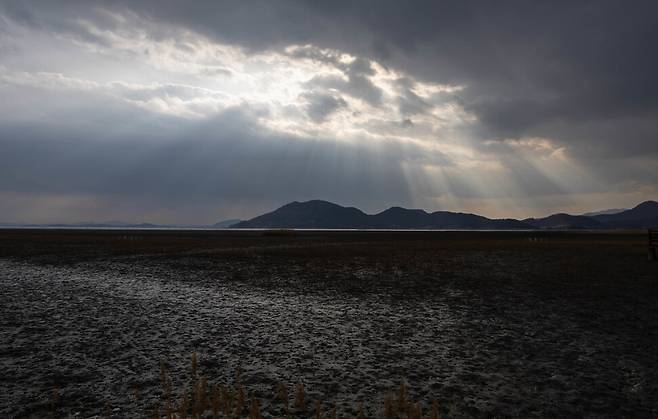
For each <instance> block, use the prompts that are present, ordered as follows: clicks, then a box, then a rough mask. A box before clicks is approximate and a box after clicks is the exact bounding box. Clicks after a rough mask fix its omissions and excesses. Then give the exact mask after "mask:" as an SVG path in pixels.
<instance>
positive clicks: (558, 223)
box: [523, 214, 606, 229]
mask: <svg viewBox="0 0 658 419" xmlns="http://www.w3.org/2000/svg"><path fill="white" fill-rule="evenodd" d="M523 222H524V223H527V224H530V225H532V226H533V227H536V228H545V229H598V228H605V227H606V226H605V225H604V224H603V223H601V222H599V221H597V220H596V219H594V218H592V217H586V216H584V215H569V214H553V215H550V216H548V217H545V218H528V219H525V220H523Z"/></svg>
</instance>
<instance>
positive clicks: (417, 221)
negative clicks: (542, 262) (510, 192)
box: [233, 200, 532, 230]
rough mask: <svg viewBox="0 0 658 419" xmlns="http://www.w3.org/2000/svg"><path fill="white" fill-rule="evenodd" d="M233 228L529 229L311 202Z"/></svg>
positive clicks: (505, 222)
mask: <svg viewBox="0 0 658 419" xmlns="http://www.w3.org/2000/svg"><path fill="white" fill-rule="evenodd" d="M233 228H310V229H312V228H328V229H428V230H435V229H530V228H532V226H530V225H528V224H526V223H523V222H521V221H518V220H512V219H501V220H495V219H490V218H486V217H482V216H480V215H475V214H465V213H457V212H448V211H436V212H433V213H428V212H426V211H424V210H420V209H406V208H401V207H392V208H389V209H387V210H385V211H382V212H380V213H378V214H374V215H369V214H366V213H364V212H363V211H361V210H360V209H358V208H353V207H343V206H340V205H337V204H334V203H331V202H327V201H321V200H313V201H307V202H297V201H295V202H291V203H289V204H286V205H284V206H282V207H281V208H278V209H276V210H274V211H272V212H269V213H267V214H263V215H261V216H258V217H255V218H252V219H251V220H247V221H243V222H241V223H238V224H236V225H234V226H233Z"/></svg>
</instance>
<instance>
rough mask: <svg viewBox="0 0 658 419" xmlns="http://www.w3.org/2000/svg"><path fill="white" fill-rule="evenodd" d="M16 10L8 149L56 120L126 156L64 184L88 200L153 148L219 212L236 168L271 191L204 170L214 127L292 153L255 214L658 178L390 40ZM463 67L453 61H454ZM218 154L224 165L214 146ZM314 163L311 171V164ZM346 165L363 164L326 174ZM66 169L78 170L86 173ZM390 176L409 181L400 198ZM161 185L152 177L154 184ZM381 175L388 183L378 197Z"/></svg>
mask: <svg viewBox="0 0 658 419" xmlns="http://www.w3.org/2000/svg"><path fill="white" fill-rule="evenodd" d="M17 9H18V10H19V12H15V11H14V9H12V8H5V9H4V11H5V13H3V9H2V8H0V35H1V36H0V58H2V60H1V61H0V94H2V95H3V97H6V98H11V99H10V100H8V101H5V102H4V103H2V104H0V112H1V113H2V116H0V129H1V130H2V133H1V134H2V135H3V138H0V140H2V141H3V144H5V148H6V150H3V151H6V152H5V155H6V157H5V158H6V159H7V161H8V162H9V163H11V161H12V160H13V161H19V160H20V158H21V157H22V156H23V154H21V153H24V154H29V153H34V152H35V150H36V149H39V148H40V147H45V145H44V144H45V142H44V140H39V141H37V140H36V138H41V137H39V135H42V136H43V135H44V134H37V133H44V132H45V133H48V135H49V136H52V137H53V138H56V140H52V142H53V143H54V142H55V141H60V142H62V143H69V142H73V143H72V144H73V145H71V147H72V148H73V149H74V150H73V151H70V154H71V155H77V154H78V153H81V151H80V150H84V151H85V152H89V153H91V155H92V156H93V157H94V158H99V159H100V157H98V156H100V153H109V155H116V156H120V158H119V157H117V162H113V163H112V164H110V163H108V167H107V168H106V169H105V171H104V172H103V173H94V174H93V175H88V176H89V181H88V182H87V183H88V184H89V185H91V186H89V185H85V188H86V189H85V190H84V191H80V190H66V191H63V193H64V192H65V195H63V196H76V195H75V194H76V193H78V194H79V195H77V196H78V198H71V200H72V201H71V202H78V201H80V202H83V201H84V202H90V201H94V200H96V201H97V202H101V201H103V200H106V199H109V198H108V197H109V196H120V193H121V191H120V187H118V186H116V185H113V184H110V183H111V181H110V180H108V179H115V178H117V179H123V178H129V177H130V176H136V175H135V173H142V169H141V168H140V164H141V165H146V164H147V163H148V164H149V165H152V166H153V170H156V171H157V170H160V171H162V172H164V173H166V175H164V176H163V182H165V183H166V182H169V183H171V185H175V187H176V188H178V189H177V192H176V193H177V194H181V200H185V199H186V198H190V197H189V196H186V195H185V193H188V192H189V191H196V190H199V191H204V193H210V192H209V191H215V192H216V196H214V197H212V198H211V199H210V198H209V200H208V203H207V206H206V207H205V210H206V211H207V212H208V214H209V215H207V217H211V216H212V217H215V216H216V215H210V214H211V213H213V212H214V211H219V212H220V213H221V207H222V205H225V204H220V201H222V200H224V201H226V200H228V199H229V197H230V199H231V200H233V201H237V200H238V199H237V198H236V197H237V196H238V195H239V193H238V192H235V190H234V186H233V185H229V184H228V182H229V179H232V181H233V182H235V183H236V184H241V185H242V184H244V185H246V186H243V189H242V190H241V191H242V192H243V194H244V196H247V197H250V198H248V199H254V198H253V197H254V196H257V195H258V194H259V192H258V191H257V190H256V189H258V187H259V185H256V183H257V182H256V180H254V182H246V181H244V179H241V181H240V182H236V181H235V179H234V178H235V177H236V176H237V175H234V176H233V175H232V174H231V173H232V172H230V171H229V170H228V169H226V170H224V171H222V172H221V176H219V175H217V177H215V178H212V179H198V176H200V173H202V172H203V171H202V170H201V169H202V166H201V164H200V163H199V160H203V159H202V158H201V157H199V155H203V157H204V158H205V157H206V156H205V154H209V153H211V151H210V150H211V148H212V146H213V143H212V142H213V141H215V143H216V144H214V145H216V147H217V148H216V149H215V148H212V152H213V153H217V155H216V156H215V157H216V164H217V165H224V166H226V167H230V166H231V164H234V161H232V160H231V159H235V158H236V157H235V156H240V159H241V160H240V162H241V164H242V165H243V166H245V170H244V172H242V171H241V172H240V173H241V175H240V176H242V178H244V177H247V176H249V173H258V169H259V168H261V167H263V166H264V165H265V164H264V163H263V162H268V164H271V165H272V166H276V173H277V174H278V175H279V177H276V176H275V177H273V178H272V179H260V180H259V182H260V188H267V187H268V186H267V185H266V184H267V183H268V182H274V183H276V182H279V183H278V184H277V185H276V186H273V185H270V189H272V190H277V191H280V201H276V202H274V201H273V198H271V197H270V198H268V199H270V200H269V201H267V203H265V201H263V202H260V203H258V204H254V203H253V202H252V203H251V204H248V203H245V204H244V207H241V208H242V209H240V208H238V209H236V210H235V212H230V213H229V212H226V213H225V215H226V216H227V217H228V216H238V215H239V216H244V215H245V214H244V213H243V212H244V211H245V208H248V209H247V210H246V211H247V212H249V214H246V215H255V213H257V211H260V210H264V209H269V208H271V207H272V206H274V205H277V204H281V203H285V200H289V199H310V198H326V199H334V200H336V201H339V202H341V203H344V204H351V205H359V206H361V207H363V208H364V209H366V210H371V211H376V210H381V209H383V207H382V206H386V205H387V204H389V205H390V204H399V205H407V206H417V207H424V208H426V209H428V210H433V209H450V210H467V211H474V212H479V213H482V214H484V215H489V216H500V215H508V216H523V215H530V214H534V213H535V210H536V208H540V207H542V206H544V207H551V208H556V207H564V208H568V207H570V206H575V205H576V203H575V202H576V200H575V198H574V196H594V195H597V194H599V195H600V196H603V195H602V194H604V192H605V191H606V190H610V189H611V187H610V184H613V185H614V187H613V189H614V191H612V192H610V193H614V194H616V195H615V196H617V197H618V201H621V200H622V197H623V196H626V195H625V194H626V192H625V190H626V189H627V187H628V185H633V186H632V188H633V189H634V191H636V192H634V193H637V194H645V195H650V194H651V193H652V192H651V191H654V190H655V187H654V186H652V185H651V181H650V179H649V180H648V181H646V182H642V181H641V179H642V178H643V177H644V178H646V177H647V174H646V173H647V171H646V170H643V169H642V168H633V169H632V170H627V169H621V168H620V169H618V170H617V171H616V172H615V171H611V172H610V173H612V174H610V175H609V179H608V178H605V177H602V176H601V175H602V171H601V170H599V168H598V166H597V165H598V161H599V160H595V159H591V160H587V158H583V156H586V157H587V148H586V147H587V144H588V142H587V141H592V140H591V139H589V138H587V139H586V140H583V142H582V144H585V146H582V145H580V144H581V143H579V142H578V141H580V138H579V135H580V134H579V133H578V132H577V131H574V132H575V133H571V132H569V135H571V136H572V137H576V139H575V140H573V141H572V143H570V142H568V141H565V140H564V139H563V138H561V136H562V135H563V132H562V131H561V130H563V127H562V126H560V125H559V124H557V125H556V124H554V125H550V126H547V127H548V128H546V126H544V125H541V124H539V123H538V127H539V128H538V129H537V130H535V131H536V132H535V131H533V130H531V129H529V128H527V126H526V125H523V124H519V123H517V121H515V120H508V119H506V118H510V113H509V111H510V110H512V111H514V112H515V114H519V115H521V116H523V117H527V118H529V119H530V120H532V118H535V117H538V116H537V115H539V114H540V113H541V112H549V114H550V112H555V111H554V110H551V109H548V108H544V107H541V106H539V105H537V103H536V102H533V101H528V102H527V103H525V102H521V103H522V105H521V106H520V105H519V103H518V102H515V101H514V97H513V96H514V95H515V94H517V93H518V92H514V91H510V90H505V89H503V90H504V94H505V96H504V99H505V100H502V101H500V100H499V101H496V100H494V99H496V95H497V94H498V92H497V91H496V89H497V87H496V88H494V89H490V90H488V91H486V92H484V93H483V92H481V91H477V90H475V89H478V88H481V86H479V87H478V86H477V85H473V84H472V83H471V82H469V79H468V78H464V80H465V81H454V80H459V78H457V77H454V76H453V77H446V78H443V79H442V78H441V77H438V76H437V77H436V78H432V77H428V76H427V72H423V71H413V68H410V67H409V66H408V65H405V61H404V60H396V59H390V60H388V61H390V62H386V61H387V60H386V59H385V57H386V54H383V55H382V56H380V57H377V56H376V55H374V54H367V53H359V51H358V49H357V48H354V49H351V50H349V51H348V48H347V47H346V46H345V45H343V47H345V48H341V47H340V43H336V46H335V47H328V46H327V45H330V44H331V42H320V41H322V40H321V39H315V38H313V37H310V38H309V39H308V40H305V41H302V42H294V41H291V40H287V39H286V40H285V41H282V40H279V41H277V42H274V41H273V42H271V43H270V44H269V45H266V44H254V45H250V44H248V43H245V44H240V43H239V42H231V40H230V39H223V38H221V37H218V36H213V34H212V31H203V30H199V28H198V27H194V26H193V25H186V24H184V23H180V22H179V23H176V22H175V21H173V20H172V21H168V20H160V19H158V18H157V14H148V13H143V12H140V11H139V10H138V8H137V9H135V10H133V9H131V8H130V7H111V6H106V5H103V6H102V7H99V6H98V5H94V4H92V5H90V6H89V7H80V8H67V9H66V10H65V11H60V10H58V9H57V8H54V9H53V8H50V7H45V6H44V7H42V8H41V9H37V8H35V9H33V10H31V13H23V12H20V7H19V6H17ZM69 9H70V10H69ZM302 38H303V37H302ZM315 41H318V42H315ZM382 57H384V58H382ZM397 58H400V57H397ZM450 71H451V69H450V68H448V67H446V68H445V69H444V68H443V67H441V66H438V65H437V69H436V72H437V73H441V74H443V72H446V74H448V73H449V72H450ZM437 80H453V81H451V82H439V81H437ZM471 80H472V79H471ZM476 81H477V80H476ZM533 93H534V92H533ZM507 95H509V98H508V96H507ZM508 99H509V100H508ZM538 106H539V107H538ZM542 106H544V105H542ZM501 112H507V113H505V114H500V115H499V113H501ZM555 118H556V119H557V120H558V121H561V119H559V118H557V117H555ZM647 131H648V132H651V129H650V128H648V129H647ZM17 132H18V133H26V132H30V133H32V132H34V134H30V135H34V138H30V141H28V140H18V139H16V140H13V139H12V138H19V137H20V135H19V136H17V135H16V134H15V133H17ZM603 134H604V135H605V134H606V133H605V132H604V133H603ZM21 135H22V134H21ZM25 135H27V134H25ZM582 136H583V137H585V135H582ZM145 139H148V140H145ZM110 140H111V141H114V144H122V147H123V149H121V150H119V149H116V150H114V149H112V151H111V153H110V152H108V151H107V150H104V149H103V147H110V145H108V144H106V143H102V141H110ZM12 141H13V142H12ZM140 141H147V142H148V147H146V148H143V147H142V144H141V143H140ZM274 142H277V146H278V147H280V148H277V147H275V146H273V144H274ZM101 143H102V146H101V145H99V144H101ZM158 144H161V147H162V149H161V150H160V151H162V150H166V147H174V146H175V145H177V146H178V147H181V148H186V151H187V152H189V153H190V154H191V155H193V156H194V158H192V157H190V158H189V161H178V162H177V163H176V164H175V165H173V164H171V163H167V162H164V163H163V162H160V163H154V162H150V161H149V156H151V155H157V153H158V152H157V151H156V149H157V146H158ZM573 144H576V145H578V148H575V147H574V146H573ZM271 145H272V147H270V146H271ZM48 146H50V145H48ZM29 147H33V148H34V150H31V151H30V149H29ZM110 148H111V147H110ZM101 150H102V151H101ZM132 150H140V151H139V153H143V154H138V153H136V152H134V151H132ZM284 150H287V151H284ZM59 151H61V150H58V151H57V152H59ZM57 152H54V153H55V154H57ZM167 153H169V151H167ZM172 154H174V155H175V153H173V152H172ZM181 155H184V154H180V153H179V155H177V156H181ZM286 156H287V157H286ZM87 158H89V157H87ZM292 158H294V159H303V160H305V161H303V162H298V161H291V160H289V159H292ZM604 158H605V156H603V157H599V159H600V161H607V160H605V159H604ZM61 159H62V161H66V162H67V165H68V166H66V170H59V171H58V170H55V169H53V173H52V176H57V173H69V170H68V169H69V168H71V169H70V172H71V173H70V176H82V173H77V172H75V170H77V169H75V168H81V167H85V164H84V162H82V161H80V160H72V161H69V159H67V158H66V155H65V153H64V152H62V157H61ZM276 159H283V160H282V161H280V162H279V161H277V160H276ZM636 160H637V158H636V157H633V158H631V157H629V159H628V162H624V167H626V168H628V167H633V166H634V165H633V163H632V162H633V161H636ZM645 160H646V161H645V164H644V166H643V167H645V168H650V167H653V166H655V161H654V160H653V159H651V158H649V157H647V158H645ZM55 161H58V160H56V159H55ZM126 161H127V162H130V165H131V166H130V168H131V170H133V172H127V173H132V174H131V175H130V176H129V175H128V174H125V175H124V176H123V177H122V176H119V175H116V174H115V173H114V172H115V171H116V172H118V173H120V171H121V170H127V169H126V168H125V167H124V166H125V165H126V164H127V163H125V162H126ZM9 163H8V164H7V165H6V168H5V169H4V170H5V175H6V177H8V178H10V179H15V184H13V185H10V184H7V185H5V192H6V193H9V192H11V193H12V194H22V195H21V196H22V197H23V198H22V199H27V198H26V197H27V196H29V195H30V194H36V193H38V190H37V189H38V187H37V186H35V185H41V184H42V183H40V182H39V181H36V180H35V181H32V180H30V181H29V182H28V181H26V180H25V179H32V177H33V176H27V175H26V174H23V175H17V173H18V172H19V171H20V169H10V168H7V167H10V166H11V165H10V164H9ZM203 164H206V165H208V167H209V168H208V169H206V171H207V172H210V173H214V172H213V170H214V169H213V168H212V164H213V163H212V162H211V160H210V159H208V161H205V160H204V161H203ZM163 165H164V166H165V167H163ZM194 165H196V166H194ZM300 168H303V174H299V173H294V170H302V169H300ZM12 170H13V171H12ZM341 170H342V171H345V173H350V174H351V175H353V176H354V178H353V179H348V177H347V176H346V177H339V176H334V178H333V179H326V178H327V177H329V178H331V177H332V175H331V173H336V172H338V171H341ZM647 170H648V169H647ZM613 172H614V173H613ZM233 173H237V172H236V171H234V172H233ZM0 174H2V173H0ZM61 176H62V180H61V183H62V184H66V183H67V182H69V183H70V184H76V182H71V181H67V178H66V176H64V175H61ZM142 176H143V174H142ZM263 176H265V177H267V175H263ZM34 177H36V174H34ZM209 177H210V175H209ZM291 179H294V182H291ZM113 181H115V180H112V182H113ZM213 182H214V183H213ZM304 182H307V183H308V184H304ZM133 183H137V184H141V183H140V182H134V181H133ZM293 184H294V185H296V186H295V187H292V186H291V185H293ZM212 185H215V186H212ZM355 185H361V186H363V185H367V187H362V188H361V189H359V188H357V187H356V186H355ZM389 185H395V188H392V187H391V189H390V190H389V191H388V193H389V194H390V196H389V197H387V198H385V197H384V196H385V195H386V192H387V191H386V188H387V186H389ZM92 186H93V187H92ZM150 186H151V188H150V189H157V190H159V188H154V187H152V186H153V185H150ZM150 186H149V185H148V184H144V190H147V189H149V187H150ZM173 187H174V186H172V187H171V188H173ZM21 188H27V189H30V190H29V191H22V190H20V189H21ZM62 188H63V189H66V188H64V187H62ZM171 188H170V189H167V188H162V190H163V191H162V192H161V196H159V197H158V200H160V201H166V199H167V197H168V196H167V193H166V192H165V191H169V190H171ZM213 188H214V189H213ZM249 188H250V189H249ZM295 188H297V189H295ZM32 189H34V190H32ZM73 189H74V188H73ZM247 189H249V190H247ZM252 189H253V190H252ZM372 190H377V191H379V192H377V193H378V194H379V195H378V196H376V197H375V196H371V195H369V194H370V193H371V192H370V191H372ZM7 191H9V192H7ZM228 191H230V193H229V192H228ZM640 191H642V192H640ZM0 192H2V191H0ZM47 192H48V194H50V195H48V196H51V195H52V194H53V192H52V191H50V190H49V191H47ZM234 192H235V193H234ZM43 193H46V192H45V191H44V192H43ZM90 193H91V195H89V194H90ZM131 193H134V192H131ZM372 194H374V192H372ZM172 195H173V194H172ZM597 196H598V195H597ZM634 196H635V195H634ZM35 199H36V198H35ZM39 199H40V198H39ZM53 199H55V198H53ZM76 199H77V200H78V201H76ZM190 199H191V198H190ZM195 199H196V198H195ZM248 199H247V198H245V200H248ZM602 199H603V198H600V199H599V200H600V201H601V202H602ZM35 202H36V201H35ZM39 202H41V201H39ZM58 202H59V201H58ZM158 202H159V201H158ZM547 202H549V204H548V205H547ZM597 202H598V201H597ZM144 205H145V206H146V205H147V204H146V203H145V204H144ZM158 205H159V204H158ZM194 205H196V207H195V208H197V209H195V211H196V212H195V214H199V213H202V212H203V211H204V210H203V209H199V208H201V207H203V205H202V204H200V203H199V202H196V203H195V204H194ZM238 206H239V205H238ZM238 211H239V212H238ZM150 213H153V210H151V211H150ZM182 218H184V216H182Z"/></svg>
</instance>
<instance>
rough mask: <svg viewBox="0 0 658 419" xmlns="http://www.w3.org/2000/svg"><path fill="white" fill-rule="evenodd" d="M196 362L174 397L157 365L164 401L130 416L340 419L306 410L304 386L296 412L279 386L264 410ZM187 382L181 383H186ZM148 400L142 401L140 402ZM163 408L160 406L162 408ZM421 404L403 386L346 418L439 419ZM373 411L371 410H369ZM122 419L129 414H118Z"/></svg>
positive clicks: (318, 408) (298, 389)
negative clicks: (374, 413)
mask: <svg viewBox="0 0 658 419" xmlns="http://www.w3.org/2000/svg"><path fill="white" fill-rule="evenodd" d="M198 365H199V359H198V356H197V354H192V358H191V368H190V370H189V371H190V377H189V381H187V385H183V387H182V392H181V393H180V394H179V395H178V396H174V395H173V391H172V388H173V384H172V379H171V377H170V375H169V370H168V368H167V365H166V363H165V362H164V361H160V384H161V386H162V399H161V401H160V403H159V404H157V405H156V406H151V407H150V408H149V410H148V413H142V414H134V415H131V416H138V417H150V418H153V419H162V418H165V419H187V418H190V419H207V418H210V417H212V418H213V419H239V418H248V419H261V417H262V414H263V412H265V415H266V416H267V417H282V418H283V419H293V418H309V417H311V418H313V417H314V418H315V419H338V417H339V414H338V411H337V409H336V407H335V405H334V407H333V408H331V409H330V410H324V409H323V402H322V400H316V401H315V403H314V411H310V412H309V411H307V410H306V409H307V405H306V388H305V386H304V384H303V383H301V382H300V383H297V384H295V387H294V389H295V395H294V405H293V406H294V411H293V412H291V411H290V406H289V403H290V394H289V386H288V385H286V384H284V383H279V384H278V385H277V386H276V389H275V395H274V397H272V398H269V399H266V400H270V403H269V406H267V407H266V410H263V407H262V406H261V402H260V400H259V398H258V396H257V395H256V394H255V393H253V392H250V393H249V394H248V393H247V390H246V388H245V387H244V386H243V385H242V382H241V373H240V370H239V369H238V370H237V371H236V375H235V379H234V381H233V384H223V383H214V384H211V383H209V380H208V378H207V377H205V376H203V375H200V374H199V369H198ZM185 381H186V380H183V382H185ZM132 391H133V395H134V399H135V400H141V399H142V396H141V395H140V392H141V389H140V388H139V387H137V386H133V389H132ZM144 400H146V398H144ZM59 403H60V391H59V389H58V388H54V389H53V391H52V395H51V405H50V410H51V413H52V416H54V417H56V416H57V408H58V405H59ZM162 403H163V404H164V406H162ZM422 406H423V405H422V404H421V403H420V402H418V401H413V400H412V398H411V397H410V395H409V388H408V387H407V384H406V383H404V382H403V383H401V384H400V387H399V388H398V391H397V395H396V394H393V393H388V394H387V395H386V396H385V397H384V400H383V407H382V410H377V409H373V410H370V409H366V406H364V404H363V403H359V405H358V409H357V414H356V417H354V416H348V417H349V418H350V419H366V417H367V416H366V412H367V411H379V412H381V413H382V415H381V417H383V418H385V419H423V418H427V419H441V412H440V408H439V407H440V406H439V403H438V402H437V401H434V402H432V404H431V406H428V405H425V406H427V408H428V414H427V415H426V416H424V415H423V407H422ZM372 407H373V406H372V405H371V406H370V408H372ZM104 413H105V417H108V418H111V417H112V410H111V406H110V404H109V403H106V404H105V408H104ZM122 414H123V415H126V414H129V413H128V412H122Z"/></svg>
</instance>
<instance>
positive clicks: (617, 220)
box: [593, 201, 658, 228]
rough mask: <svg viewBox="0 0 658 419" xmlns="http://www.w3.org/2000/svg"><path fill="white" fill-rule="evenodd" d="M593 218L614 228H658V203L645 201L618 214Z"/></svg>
mask: <svg viewBox="0 0 658 419" xmlns="http://www.w3.org/2000/svg"><path fill="white" fill-rule="evenodd" d="M593 218H594V219H596V220H597V221H599V222H601V223H603V224H605V225H606V226H608V227H613V228H649V227H658V202H656V201H645V202H642V203H641V204H639V205H638V206H636V207H635V208H631V209H629V210H626V211H622V212H620V213H618V214H604V215H597V216H595V217H593Z"/></svg>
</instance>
